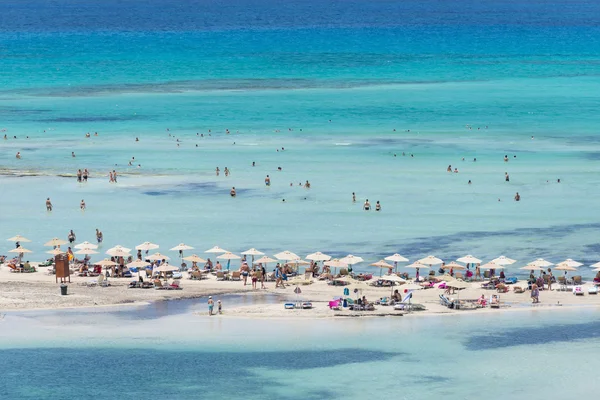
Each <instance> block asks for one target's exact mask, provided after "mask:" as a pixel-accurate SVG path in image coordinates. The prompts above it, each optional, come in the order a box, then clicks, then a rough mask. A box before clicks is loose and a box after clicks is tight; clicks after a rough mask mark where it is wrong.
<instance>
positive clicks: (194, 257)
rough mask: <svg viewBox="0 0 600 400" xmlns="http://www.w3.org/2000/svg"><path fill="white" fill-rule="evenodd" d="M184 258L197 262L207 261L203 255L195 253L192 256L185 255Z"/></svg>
mask: <svg viewBox="0 0 600 400" xmlns="http://www.w3.org/2000/svg"><path fill="white" fill-rule="evenodd" d="M183 259H184V260H186V261H191V262H196V263H205V262H206V260H205V259H204V258H202V257H198V256H197V255H195V254H192V255H191V256H187V257H183Z"/></svg>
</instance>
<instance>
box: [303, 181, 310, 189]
mask: <svg viewBox="0 0 600 400" xmlns="http://www.w3.org/2000/svg"><path fill="white" fill-rule="evenodd" d="M304 187H305V188H306V189H310V182H308V181H306V183H305V184H304Z"/></svg>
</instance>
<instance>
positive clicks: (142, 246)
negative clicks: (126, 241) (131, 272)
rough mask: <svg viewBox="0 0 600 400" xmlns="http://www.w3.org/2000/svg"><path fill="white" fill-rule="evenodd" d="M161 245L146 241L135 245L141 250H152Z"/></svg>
mask: <svg viewBox="0 0 600 400" xmlns="http://www.w3.org/2000/svg"><path fill="white" fill-rule="evenodd" d="M159 247H160V246H159V245H157V244H155V243H151V242H144V243H142V244H138V245H137V246H135V249H136V250H140V251H150V250H156V249H158V248H159Z"/></svg>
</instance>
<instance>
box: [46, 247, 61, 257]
mask: <svg viewBox="0 0 600 400" xmlns="http://www.w3.org/2000/svg"><path fill="white" fill-rule="evenodd" d="M46 253H48V254H52V255H53V256H57V255H59V254H63V253H65V252H64V251H62V250H61V249H52V250H48V251H47V252H46Z"/></svg>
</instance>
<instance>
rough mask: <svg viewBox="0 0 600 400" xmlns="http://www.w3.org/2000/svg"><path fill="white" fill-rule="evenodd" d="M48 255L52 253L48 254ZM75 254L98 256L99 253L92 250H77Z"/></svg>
mask: <svg viewBox="0 0 600 400" xmlns="http://www.w3.org/2000/svg"><path fill="white" fill-rule="evenodd" d="M48 253H50V252H48ZM74 254H84V255H88V254H98V252H97V251H96V250H92V249H80V250H77V251H76V252H75V253H74Z"/></svg>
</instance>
